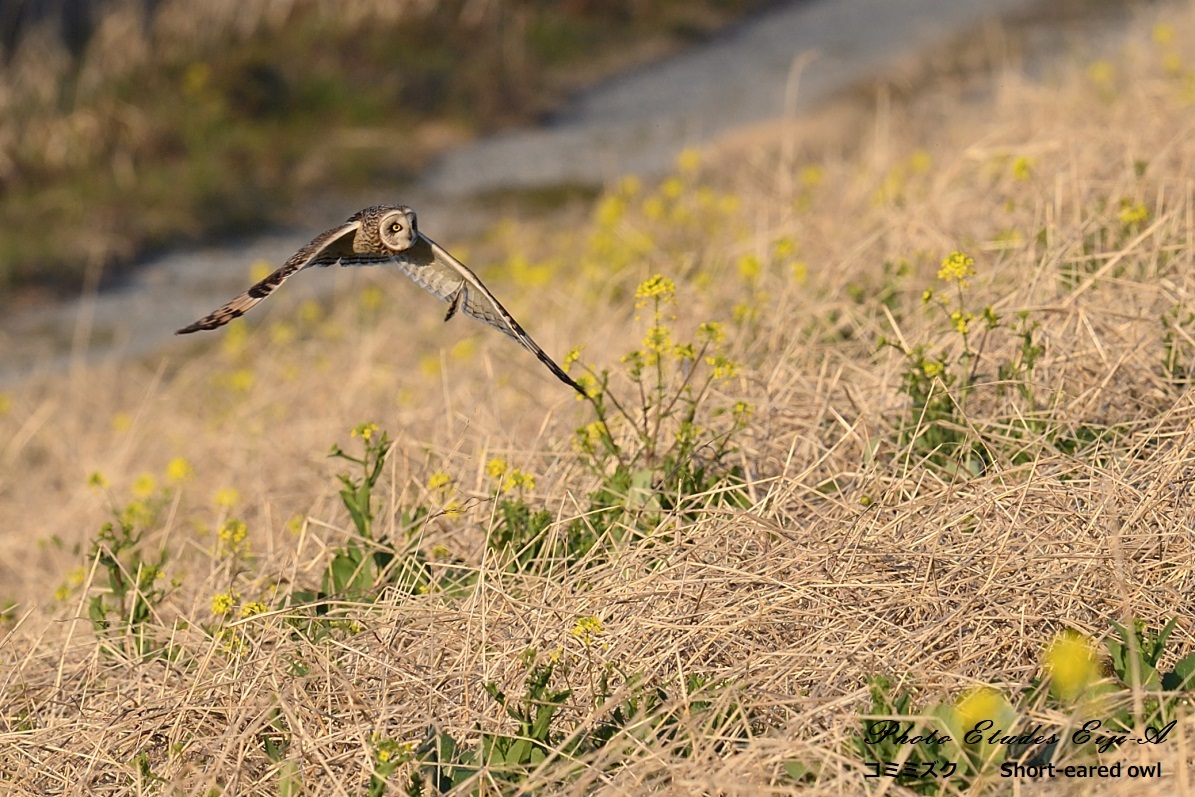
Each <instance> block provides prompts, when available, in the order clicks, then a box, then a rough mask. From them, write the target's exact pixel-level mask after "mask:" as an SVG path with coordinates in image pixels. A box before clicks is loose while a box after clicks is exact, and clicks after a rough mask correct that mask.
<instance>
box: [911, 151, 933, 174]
mask: <svg viewBox="0 0 1195 797" xmlns="http://www.w3.org/2000/svg"><path fill="white" fill-rule="evenodd" d="M933 165H934V159H933V156H931V155H930V154H929V153H928V152H926V151H925V150H923V149H919V150H917V151H916V152H914V153H913V154H912V155H910V156H909V171H911V172H912V173H913V174H922V173H924V172H927V171H929V169H930V167H931V166H933Z"/></svg>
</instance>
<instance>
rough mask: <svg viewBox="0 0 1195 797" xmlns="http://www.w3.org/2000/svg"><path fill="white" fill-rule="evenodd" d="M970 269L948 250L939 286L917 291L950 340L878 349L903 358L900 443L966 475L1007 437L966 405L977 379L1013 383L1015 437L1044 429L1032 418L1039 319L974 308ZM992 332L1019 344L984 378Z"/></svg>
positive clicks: (887, 343) (964, 258)
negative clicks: (1011, 319) (1017, 403)
mask: <svg viewBox="0 0 1195 797" xmlns="http://www.w3.org/2000/svg"><path fill="white" fill-rule="evenodd" d="M975 275H976V269H975V260H974V258H972V257H971V256H970V255H968V254H966V253H964V252H958V251H956V252H952V253H951V254H949V255H948V256H947V257H946V258H944V259H943V260H942V263H941V266H940V268H939V269H938V275H937V276H938V281H939V283H940V285H939V287H937V288H930V289H927V290H925V291H924V292H923V293H922V295H921V300H922V304H923V305H925V306H927V307H929V308H930V309H931V311H932V312H935V313H937V314H938V315H939V316H940V318H941V319H942V321H943V326H944V328H945V330H946V335H947V338H948V339H950V338H953V339H954V342H953V343H952V344H947V345H941V346H933V345H931V344H929V343H916V344H913V345H911V346H907V347H906V346H905V345H904V344H901V343H898V342H896V341H893V340H890V339H888V338H881V339H880V346H881V347H892V348H896V349H897V350H899V351H901V353H902V354H903V355H904V357H905V363H906V364H905V369H904V372H903V373H902V375H901V392H903V393H904V394H905V395H906V396H907V397H908V398H909V406H908V409H907V410H906V412H905V415H904V417H903V418H902V420H901V422H900V424H899V428H898V433H897V441H898V444H899V446H900V448H901V449H902V450H905V451H907V452H910V453H913V454H916V455H918V456H920V457H922V458H924V459H925V460H926V461H928V462H931V463H933V464H936V465H938V466H939V467H942V468H944V469H947V470H949V471H952V472H958V473H966V474H970V475H978V474H979V473H981V472H983V471H984V470H985V469H986V468H987V467H989V466H990V465H991V464H992V462H993V461H994V459H995V456H996V452H995V449H996V447H997V442H998V440H1000V439H1006V438H1007V437H1008V435H1009V432H1008V430H1007V429H1002V430H1001V435H1002V437H1001V436H999V435H988V434H985V433H984V432H985V430H984V429H983V428H982V424H976V423H975V422H974V419H972V418H971V417H969V415H968V412H967V405H968V403H969V401H970V400H971V399H972V398H973V396H974V394H975V392H976V391H977V390H978V389H980V387H981V386H982V385H984V384H986V383H993V384H994V385H995V387H996V392H997V394H999V395H1003V394H1004V393H1006V392H1007V391H1008V390H1009V388H1010V387H1012V388H1015V391H1016V393H1017V395H1018V396H1019V398H1020V400H1021V402H1022V404H1023V407H1022V410H1021V412H1020V413H1019V414H1018V417H1017V420H1016V423H1017V424H1019V425H1020V428H1019V429H1014V430H1013V432H1012V437H1013V438H1014V439H1015V438H1018V437H1020V438H1023V437H1025V436H1026V433H1027V432H1035V433H1036V432H1042V431H1043V430H1044V428H1043V427H1042V426H1041V424H1040V423H1039V422H1038V420H1037V417H1036V416H1037V413H1038V406H1037V399H1036V394H1035V389H1034V369H1035V367H1036V365H1037V363H1038V360H1039V359H1040V358H1041V356H1042V355H1043V354H1044V348H1043V347H1042V345H1041V344H1040V343H1039V342H1038V337H1037V329H1038V325H1037V323H1036V322H1035V321H1033V320H1032V319H1030V318H1029V315H1028V313H1026V312H1021V313H1018V314H1017V316H1016V321H1015V323H1014V324H1009V323H1008V322H1007V321H1005V320H1004V319H1003V318H1002V317H1001V316H1000V315H998V314H997V313H996V312H995V310H994V309H993V308H992V307H991V306H990V305H989V306H985V307H983V308H981V309H978V310H975V309H973V307H972V305H971V303H970V301H969V289H970V280H971V279H972V278H973V277H974V276H975ZM997 330H1004V331H1005V334H1010V335H1012V337H1013V338H1014V339H1016V340H1017V341H1018V345H1017V348H1016V351H1015V353H1014V354H1013V355H1012V356H1011V357H1010V358H1009V359H1008V360H1006V361H1004V362H1000V363H997V364H996V369H995V373H994V374H992V375H991V376H985V375H984V374H982V373H980V368H981V366H982V364H983V363H984V362H985V360H984V356H983V355H984V350H985V346H986V344H987V343H988V341H989V338H990V336H991V335H992V333H993V332H995V331H997ZM1021 456H1023V454H1022V453H1021V452H1019V451H1017V450H1015V449H1014V450H1012V451H1011V452H1010V453H1009V457H1010V458H1012V459H1014V460H1015V459H1017V458H1018V457H1021Z"/></svg>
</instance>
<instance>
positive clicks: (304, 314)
mask: <svg viewBox="0 0 1195 797" xmlns="http://www.w3.org/2000/svg"><path fill="white" fill-rule="evenodd" d="M298 315H299V320H300V321H302V322H303V323H304V324H314V323H316V322H318V321H319V320H320V319H321V318H323V317H324V308H322V307H320V303H319V302H317V301H316V300H314V299H308V300H307V301H305V302H303V303H302V304H301V305H299V312H298Z"/></svg>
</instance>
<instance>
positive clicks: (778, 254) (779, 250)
mask: <svg viewBox="0 0 1195 797" xmlns="http://www.w3.org/2000/svg"><path fill="white" fill-rule="evenodd" d="M796 253H797V245H796V244H795V243H793V239H792V238H779V239H777V240H776V241H775V242H774V243H773V244H772V256H773V257H775V258H776V259H777V260H785V259H787V258H790V257H792V256H793V255H795V254H796Z"/></svg>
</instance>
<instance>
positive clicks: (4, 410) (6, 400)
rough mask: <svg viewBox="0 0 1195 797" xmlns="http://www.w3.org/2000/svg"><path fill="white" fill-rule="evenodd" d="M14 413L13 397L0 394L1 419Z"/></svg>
mask: <svg viewBox="0 0 1195 797" xmlns="http://www.w3.org/2000/svg"><path fill="white" fill-rule="evenodd" d="M10 412H12V396H10V395H8V394H7V393H0V418H3V417H4V416H5V415H7V414H8V413H10Z"/></svg>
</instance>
